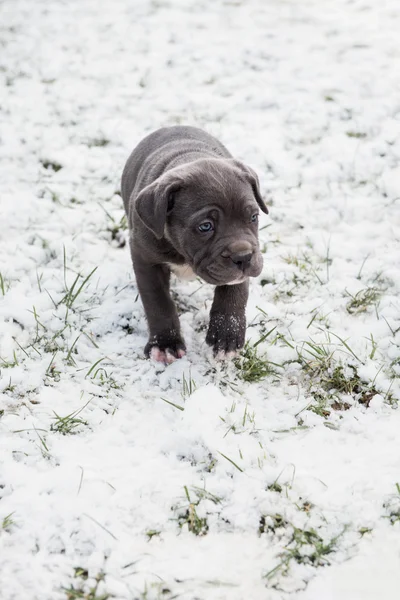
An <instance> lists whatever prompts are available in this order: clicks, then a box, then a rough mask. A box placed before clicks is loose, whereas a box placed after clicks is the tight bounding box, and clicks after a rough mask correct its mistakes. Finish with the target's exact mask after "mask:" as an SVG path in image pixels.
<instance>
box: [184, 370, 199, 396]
mask: <svg viewBox="0 0 400 600" xmlns="http://www.w3.org/2000/svg"><path fill="white" fill-rule="evenodd" d="M196 389H197V386H196V382H195V380H194V379H193V378H192V373H191V371H189V377H188V379H186V377H185V373H182V392H181V396H182V398H183V400H186V399H187V398H189V396H191V395H192V394H193V392H195V391H196Z"/></svg>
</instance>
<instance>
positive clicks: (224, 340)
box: [121, 126, 268, 364]
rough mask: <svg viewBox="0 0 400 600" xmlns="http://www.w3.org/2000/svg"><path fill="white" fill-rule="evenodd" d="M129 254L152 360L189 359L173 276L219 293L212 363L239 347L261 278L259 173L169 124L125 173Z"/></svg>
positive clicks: (204, 138)
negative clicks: (253, 285)
mask: <svg viewBox="0 0 400 600" xmlns="http://www.w3.org/2000/svg"><path fill="white" fill-rule="evenodd" d="M121 189H122V198H123V200H124V205H125V211H126V214H127V217H128V222H129V230H130V248H131V255H132V262H133V268H134V271H135V275H136V281H137V285H138V288H139V293H140V296H141V299H142V302H143V306H144V310H145V313H146V317H147V322H148V326H149V341H148V342H147V344H146V346H145V349H144V352H145V355H146V356H147V357H149V356H150V357H151V358H153V359H155V360H157V361H161V362H164V363H167V364H168V363H171V362H173V361H174V360H176V359H177V358H181V357H182V356H184V354H185V350H186V348H185V342H184V340H183V338H182V335H181V331H180V325H179V319H178V314H177V311H176V307H175V305H174V303H173V301H172V299H171V296H170V293H169V282H170V274H171V270H172V271H176V272H177V273H178V274H179V273H180V274H181V275H184V276H191V275H192V276H198V277H200V278H201V279H203V280H204V281H206V282H207V283H210V284H212V285H214V286H216V287H215V292H214V301H213V304H212V307H211V313H210V323H209V327H208V332H207V336H206V342H207V343H208V344H209V345H210V346H212V348H213V351H214V356H218V357H219V358H230V357H232V356H234V355H235V353H236V351H237V350H239V349H240V348H242V347H243V345H244V340H245V330H246V316H245V311H246V304H247V299H248V293H249V292H248V290H249V277H257V276H258V275H259V274H260V273H261V269H262V264H263V259H262V255H261V252H260V248H259V244H258V215H259V210H262V211H263V212H264V213H268V209H267V207H266V205H265V203H264V201H263V199H262V197H261V193H260V188H259V183H258V179H257V175H256V174H255V172H254V171H253V170H252V169H250V168H249V167H247V166H246V165H244V164H243V163H242V162H240V161H238V160H235V159H234V158H232V156H231V154H230V153H229V152H228V150H227V149H226V148H225V147H224V146H223V145H222V144H221V143H220V142H219V141H218V140H217V139H216V138H214V137H212V136H211V135H209V134H208V133H206V132H205V131H202V130H201V129H197V128H196V127H181V126H177V127H165V128H162V129H159V130H157V131H155V132H154V133H151V134H150V135H148V136H147V137H145V138H144V139H143V140H142V141H141V142H140V144H139V145H138V146H137V147H136V148H135V149H134V151H133V152H132V154H131V155H130V157H129V158H128V161H127V163H126V165H125V168H124V172H123V174H122V182H121Z"/></svg>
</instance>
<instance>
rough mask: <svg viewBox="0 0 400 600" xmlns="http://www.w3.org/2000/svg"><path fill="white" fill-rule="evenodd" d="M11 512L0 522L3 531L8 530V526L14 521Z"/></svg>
mask: <svg viewBox="0 0 400 600" xmlns="http://www.w3.org/2000/svg"><path fill="white" fill-rule="evenodd" d="M13 514H14V513H13V512H12V513H10V514H9V515H6V516H5V517H4V518H3V520H2V522H1V529H2V530H3V531H7V532H9V530H10V528H11V527H12V526H13V525H14V523H15V521H14V519H13V518H12V516H13Z"/></svg>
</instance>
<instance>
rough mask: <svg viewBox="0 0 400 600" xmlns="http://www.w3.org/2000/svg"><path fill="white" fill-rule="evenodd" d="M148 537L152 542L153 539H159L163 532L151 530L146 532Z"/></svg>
mask: <svg viewBox="0 0 400 600" xmlns="http://www.w3.org/2000/svg"><path fill="white" fill-rule="evenodd" d="M146 535H147V537H148V540H149V541H150V540H151V539H152V538H153V537H158V536H159V535H161V531H158V530H157V529H149V530H148V531H146Z"/></svg>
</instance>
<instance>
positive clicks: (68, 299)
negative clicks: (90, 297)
mask: <svg viewBox="0 0 400 600" xmlns="http://www.w3.org/2000/svg"><path fill="white" fill-rule="evenodd" d="M96 271H97V267H95V268H94V269H92V270H91V271H90V273H89V275H87V276H86V277H84V276H83V275H81V274H80V273H78V274H77V276H76V277H75V279H74V282H73V283H72V285H71V286H70V287H68V288H67V290H66V293H65V296H64V297H63V298H62V299H61V300H60V302H59V304H65V305H66V307H67V308H72V306H73V304H74V303H75V301H76V299H77V298H78V296H79V295H80V294H81V292H82V290H83V288H84V287H85V285H86V284H87V283H88V281H89V279H90V278H91V277H92V275H93V274H94V273H95V272H96ZM80 279H83V281H82V283H81V284H80V285H79V287H78V282H79V280H80Z"/></svg>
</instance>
